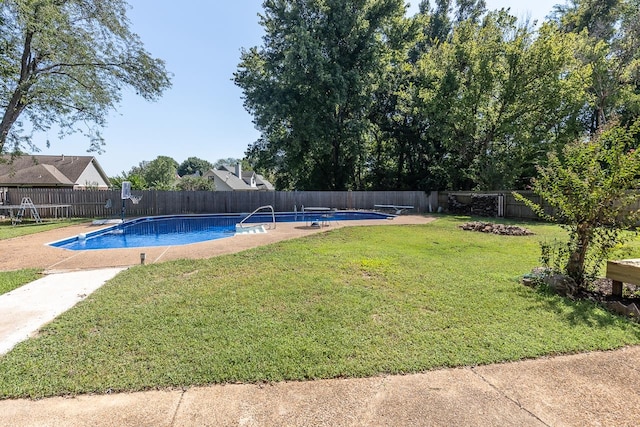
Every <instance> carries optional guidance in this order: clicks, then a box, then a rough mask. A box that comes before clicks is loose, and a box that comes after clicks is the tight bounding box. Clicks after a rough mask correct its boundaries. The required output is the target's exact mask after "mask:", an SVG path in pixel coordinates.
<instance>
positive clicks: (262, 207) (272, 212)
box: [238, 205, 276, 230]
mask: <svg viewBox="0 0 640 427" xmlns="http://www.w3.org/2000/svg"><path fill="white" fill-rule="evenodd" d="M267 208H269V209H271V219H272V221H273V230H275V228H276V213H275V211H274V210H273V206H271V205H265V206H260V207H259V208H258V209H256V210H255V211H253V212H251V213H250V214H249V215H247V216H246V217H245V218H244V219H243V220H242V221H240V223H239V224H238V226H239V227H240V228H243V227H244V222H245V221H246V220H248V219H249V218H251V216H252V215H253V214H255V213H257V212H259V211H261V210H262V209H267Z"/></svg>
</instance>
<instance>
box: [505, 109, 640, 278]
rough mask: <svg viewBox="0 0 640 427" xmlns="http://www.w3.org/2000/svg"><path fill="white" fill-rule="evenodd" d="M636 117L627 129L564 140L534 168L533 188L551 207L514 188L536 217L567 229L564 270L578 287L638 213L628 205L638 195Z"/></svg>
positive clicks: (639, 165)
mask: <svg viewBox="0 0 640 427" xmlns="http://www.w3.org/2000/svg"><path fill="white" fill-rule="evenodd" d="M639 133H640V121H637V122H636V123H635V124H634V125H633V126H631V127H630V128H624V127H622V126H619V125H615V126H611V127H608V128H607V129H605V130H603V131H600V132H598V133H597V134H596V135H594V136H593V137H592V138H591V139H590V140H588V141H586V142H585V141H575V142H573V143H570V144H568V145H567V146H566V147H565V148H564V150H563V151H562V153H556V152H552V153H550V154H549V155H548V163H547V165H546V166H539V167H538V175H539V176H538V178H536V179H535V180H534V181H533V190H534V192H535V193H536V194H537V195H539V196H540V197H541V198H542V199H543V200H544V201H546V202H547V203H548V204H549V205H551V206H552V207H553V208H554V213H553V214H547V213H545V211H544V210H543V208H542V206H540V205H538V204H536V203H534V202H532V201H531V200H529V199H526V198H525V197H523V196H522V195H520V194H517V193H514V196H515V197H516V199H517V200H520V201H522V202H524V203H525V204H526V205H527V206H529V207H530V208H531V209H533V211H534V212H536V213H537V214H538V215H539V216H541V217H542V218H545V219H548V220H551V221H554V222H557V223H559V224H561V226H562V227H563V228H564V229H566V230H567V231H568V232H569V241H568V244H567V248H566V250H564V249H563V250H562V251H563V252H566V253H567V259H566V265H565V268H564V270H565V271H564V273H565V274H567V275H568V276H570V277H571V278H573V279H574V280H575V281H576V283H577V284H578V285H579V286H582V287H584V286H585V285H586V283H587V282H588V278H589V277H595V275H596V274H597V272H598V269H599V267H600V266H601V263H602V261H604V259H606V256H607V255H608V253H609V251H610V250H611V249H612V248H613V247H614V246H615V245H616V244H618V243H620V242H621V241H622V239H623V231H625V230H627V229H629V227H631V226H633V225H634V224H635V222H636V220H637V219H638V218H639V215H638V214H639V212H638V211H632V210H630V209H629V207H630V206H631V205H632V204H633V203H634V202H635V201H636V200H638V199H639V198H640V194H639V193H638V192H637V191H630V190H637V189H638V188H640V151H638V150H635V149H633V148H630V147H633V146H634V137H635V136H636V135H638V134H639Z"/></svg>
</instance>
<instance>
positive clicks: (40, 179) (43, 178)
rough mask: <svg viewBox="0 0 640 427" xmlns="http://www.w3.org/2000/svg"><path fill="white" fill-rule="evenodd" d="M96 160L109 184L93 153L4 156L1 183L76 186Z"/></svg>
mask: <svg viewBox="0 0 640 427" xmlns="http://www.w3.org/2000/svg"><path fill="white" fill-rule="evenodd" d="M92 163H93V166H94V167H95V168H96V170H97V171H98V173H99V174H100V175H101V176H102V177H103V178H104V180H105V182H106V183H108V182H109V178H108V177H107V175H106V174H105V173H104V170H102V167H101V166H100V164H99V163H98V161H97V160H96V159H95V157H93V156H42V155H23V156H16V157H13V158H12V157H11V156H2V160H1V161H0V184H8V185H28V186H31V185H37V186H65V187H66V186H70V187H73V186H74V185H79V184H80V183H79V182H78V179H79V178H80V176H81V175H82V173H83V172H84V171H85V170H86V169H87V167H88V166H89V165H90V164H92Z"/></svg>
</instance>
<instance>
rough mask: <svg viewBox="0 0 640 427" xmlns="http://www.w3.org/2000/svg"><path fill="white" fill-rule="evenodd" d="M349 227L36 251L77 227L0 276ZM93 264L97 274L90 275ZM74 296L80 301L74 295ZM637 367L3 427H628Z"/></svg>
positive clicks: (613, 356) (220, 248)
mask: <svg viewBox="0 0 640 427" xmlns="http://www.w3.org/2000/svg"><path fill="white" fill-rule="evenodd" d="M431 220H432V219H431V218H425V217H418V216H414V217H409V216H407V217H404V216H403V217H397V218H395V219H394V220H392V221H372V222H366V223H367V224H377V225H379V224H385V225H386V224H389V225H391V224H423V223H426V222H429V221H431ZM345 223H347V221H344V222H341V223H340V224H338V225H332V226H330V227H324V228H322V229H319V228H309V227H304V224H303V225H302V226H301V225H300V224H292V223H289V224H283V225H282V226H281V225H280V224H278V228H277V229H276V230H274V231H270V232H269V233H266V234H255V235H246V236H235V237H232V238H228V239H221V240H217V241H212V242H204V243H197V244H193V245H186V246H183V247H162V248H145V249H144V250H142V249H139V248H138V249H109V250H99V251H86V252H91V253H86V252H74V251H68V250H63V249H59V248H52V247H48V246H44V245H45V243H47V242H51V241H54V240H58V239H62V238H66V237H69V236H72V235H74V234H78V233H83V232H87V231H92V230H94V229H95V227H90V226H88V225H86V226H82V225H81V226H74V227H69V228H65V229H62V230H53V231H51V232H46V233H39V234H36V235H33V236H25V237H21V238H16V239H10V240H6V241H3V247H4V249H5V252H4V255H5V256H4V259H3V260H2V261H1V263H0V270H14V269H18V268H26V267H38V268H44V269H47V270H50V271H57V272H60V271H65V270H66V271H71V272H66V273H58V274H54V275H48V276H46V277H47V278H49V277H51V278H54V277H55V278H58V279H60V280H67V279H68V278H69V277H70V276H69V275H72V274H81V275H83V276H82V279H81V280H82V281H85V282H86V281H93V280H94V279H95V280H98V279H97V276H98V274H94V275H92V274H91V273H92V272H95V273H97V271H102V270H105V271H108V270H110V269H111V267H117V268H116V269H115V270H117V269H118V268H120V267H127V266H131V265H135V264H139V263H140V252H142V251H144V252H145V253H146V254H147V262H149V263H152V262H162V261H168V260H171V259H179V258H208V257H211V256H215V255H219V254H224V253H231V252H238V251H240V250H244V249H248V248H251V247H254V246H259V245H263V244H268V243H273V242H276V241H280V240H286V239H290V238H294V237H299V236H304V235H309V234H313V233H318V232H322V231H328V230H331V229H335V228H337V227H343V226H347V225H349V226H351V225H361V224H362V223H363V222H358V224H355V223H347V224H345ZM96 268H99V269H100V270H91V271H87V269H96ZM76 270H80V271H76ZM85 274H86V275H85ZM94 276H96V277H95V278H94ZM78 277H80V276H78ZM72 297H74V298H77V297H78V296H77V295H73V293H72ZM2 314H3V315H4V314H5V313H2ZM0 357H2V356H0ZM638 366H640V346H635V347H628V348H623V349H620V350H616V351H610V352H594V353H585V354H577V355H568V356H559V357H545V358H540V359H536V360H526V361H521V362H515V363H505V364H496V365H488V366H478V367H464V368H455V369H441V370H435V371H429V372H425V373H420V374H413V375H399V376H380V377H373V378H360V379H335V380H321V381H305V382H282V383H275V384H227V385H214V386H210V387H190V388H185V389H179V390H153V391H148V392H140V393H121V394H110V395H95V396H93V395H80V396H75V397H56V398H49V399H42V400H38V401H33V400H25V399H14V400H0V425H2V426H4V425H11V426H69V427H74V426H87V425H92V426H172V427H173V426H205V425H209V426H423V425H429V426H636V425H638V424H637V423H638V414H640V369H639V368H638Z"/></svg>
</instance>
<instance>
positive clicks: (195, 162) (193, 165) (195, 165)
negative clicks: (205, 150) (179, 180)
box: [178, 157, 213, 177]
mask: <svg viewBox="0 0 640 427" xmlns="http://www.w3.org/2000/svg"><path fill="white" fill-rule="evenodd" d="M209 169H213V164H212V163H211V162H209V161H207V160H203V159H200V158H198V157H188V158H187V159H186V160H185V161H184V162H182V163H180V166H178V175H180V176H181V177H182V176H185V175H194V174H195V173H199V174H200V176H202V175H204V174H205V172H207V171H208V170H209Z"/></svg>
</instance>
